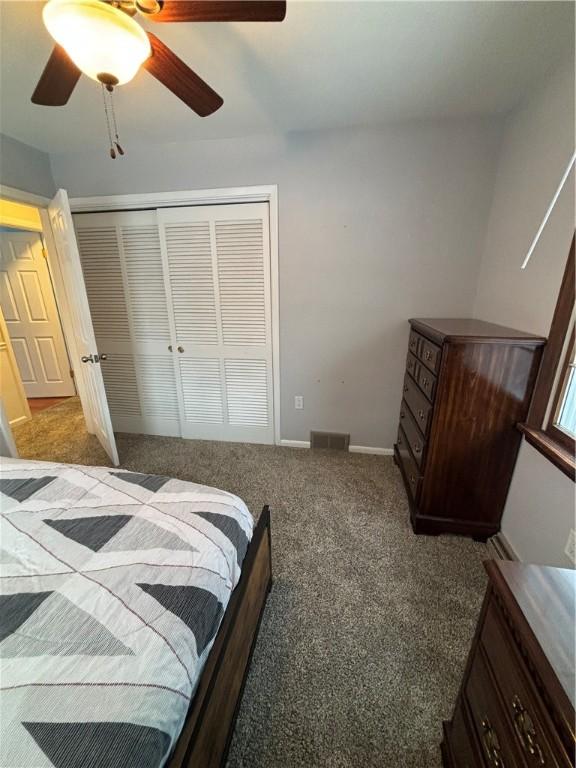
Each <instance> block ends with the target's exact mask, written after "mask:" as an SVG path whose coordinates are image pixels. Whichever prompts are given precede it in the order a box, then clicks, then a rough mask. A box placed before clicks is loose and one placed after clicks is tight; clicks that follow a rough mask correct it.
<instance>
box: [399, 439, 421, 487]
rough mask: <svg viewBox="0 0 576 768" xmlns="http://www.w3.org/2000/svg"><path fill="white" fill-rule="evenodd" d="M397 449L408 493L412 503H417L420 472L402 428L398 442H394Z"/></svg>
mask: <svg viewBox="0 0 576 768" xmlns="http://www.w3.org/2000/svg"><path fill="white" fill-rule="evenodd" d="M396 445H397V447H398V453H399V454H400V461H401V462H402V469H403V470H404V475H405V477H406V482H407V483H408V486H409V487H410V493H411V495H412V499H413V501H414V502H416V501H418V491H419V490H420V480H421V479H422V478H421V477H420V472H419V470H418V467H417V466H416V463H415V461H414V459H413V458H412V454H411V453H410V450H409V448H408V439H407V437H406V435H405V434H404V431H403V429H402V427H400V428H399V429H398V440H397V442H396Z"/></svg>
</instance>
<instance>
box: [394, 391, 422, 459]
mask: <svg viewBox="0 0 576 768" xmlns="http://www.w3.org/2000/svg"><path fill="white" fill-rule="evenodd" d="M400 426H401V427H402V429H403V430H404V434H405V435H406V438H407V440H408V443H409V445H410V450H411V451H412V456H413V457H414V459H415V460H416V464H418V466H419V467H421V466H422V461H423V459H424V448H425V447H426V441H425V439H424V437H423V436H422V433H421V432H420V430H419V429H418V427H417V426H416V422H415V421H414V417H413V416H412V414H411V412H410V408H408V405H407V404H406V402H405V401H404V400H402V405H401V406H400Z"/></svg>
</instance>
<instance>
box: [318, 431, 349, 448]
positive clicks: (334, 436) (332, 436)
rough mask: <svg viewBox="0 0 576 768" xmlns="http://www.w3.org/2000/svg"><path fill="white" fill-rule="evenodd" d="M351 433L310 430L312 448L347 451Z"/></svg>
mask: <svg viewBox="0 0 576 768" xmlns="http://www.w3.org/2000/svg"><path fill="white" fill-rule="evenodd" d="M349 445H350V435H345V434H340V433H338V432H310V448H329V449H330V450H332V451H347V450H348V446H349Z"/></svg>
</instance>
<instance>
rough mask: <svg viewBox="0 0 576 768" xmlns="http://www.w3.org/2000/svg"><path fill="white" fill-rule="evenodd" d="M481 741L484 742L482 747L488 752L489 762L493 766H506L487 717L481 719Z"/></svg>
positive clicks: (496, 737)
mask: <svg viewBox="0 0 576 768" xmlns="http://www.w3.org/2000/svg"><path fill="white" fill-rule="evenodd" d="M482 741H483V742H484V748H485V749H486V752H487V754H488V759H489V760H490V764H491V765H493V766H494V768H506V766H505V763H504V760H503V758H502V754H501V752H500V742H499V741H498V736H497V735H496V731H495V730H494V728H492V726H491V725H490V721H489V720H488V718H487V717H485V718H484V719H483V720H482Z"/></svg>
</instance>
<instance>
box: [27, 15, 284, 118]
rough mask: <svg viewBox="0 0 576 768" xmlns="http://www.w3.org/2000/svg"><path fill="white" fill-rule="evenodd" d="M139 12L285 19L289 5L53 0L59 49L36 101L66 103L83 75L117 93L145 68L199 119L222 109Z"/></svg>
mask: <svg viewBox="0 0 576 768" xmlns="http://www.w3.org/2000/svg"><path fill="white" fill-rule="evenodd" d="M138 14H142V16H143V17H145V18H147V19H150V20H151V21H155V22H181V21H282V20H283V19H284V16H285V15H286V0H49V2H47V3H46V5H45V6H44V9H43V19H44V23H45V25H46V27H47V29H48V31H49V32H50V34H51V35H52V37H53V38H54V39H55V41H56V46H55V48H54V50H53V51H52V54H51V56H50V58H49V59H48V63H47V64H46V67H45V68H44V71H43V73H42V75H41V77H40V80H39V82H38V85H37V86H36V89H35V91H34V93H33V94H32V101H33V103H34V104H43V105H45V106H50V107H58V106H62V105H64V104H66V103H67V102H68V99H69V98H70V95H71V94H72V91H73V90H74V87H75V85H76V83H77V82H78V79H79V78H80V75H81V74H82V73H84V74H86V75H88V77H90V78H92V79H93V80H96V81H98V82H100V83H102V85H103V86H104V87H105V88H106V89H107V90H108V91H112V90H113V88H114V87H115V86H116V85H123V84H124V83H127V82H129V81H130V80H131V79H132V78H133V77H134V76H135V75H136V73H137V72H138V71H139V69H140V67H143V68H144V69H146V70H147V71H148V72H150V74H151V75H152V76H153V77H155V78H156V79H157V80H159V81H160V82H161V83H162V84H163V85H165V86H166V88H168V89H169V90H170V91H172V93H174V94H175V95H176V96H178V98H179V99H181V100H182V101H183V102H184V103H185V104H187V105H188V106H189V107H190V108H191V109H193V110H194V112H196V113H197V114H198V115H200V116H201V117H205V116H207V115H210V114H212V113H213V112H215V111H216V110H217V109H218V108H219V107H221V106H222V104H223V100H222V98H221V97H220V96H219V95H218V94H217V93H216V91H214V90H213V89H212V88H211V87H210V86H209V85H208V84H207V83H205V82H204V80H202V78H201V77H199V76H198V75H197V74H196V73H195V72H194V71H193V70H192V69H190V67H188V65H187V64H185V63H184V62H183V61H182V60H181V59H180V58H178V56H176V54H175V53H173V52H172V51H171V50H170V48H168V46H166V45H164V43H163V42H162V41H161V40H160V39H159V38H158V37H156V35H153V34H151V33H147V32H146V31H145V30H144V29H143V28H142V27H141V26H140V24H139V23H138V21H137V20H136V19H137V18H138Z"/></svg>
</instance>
